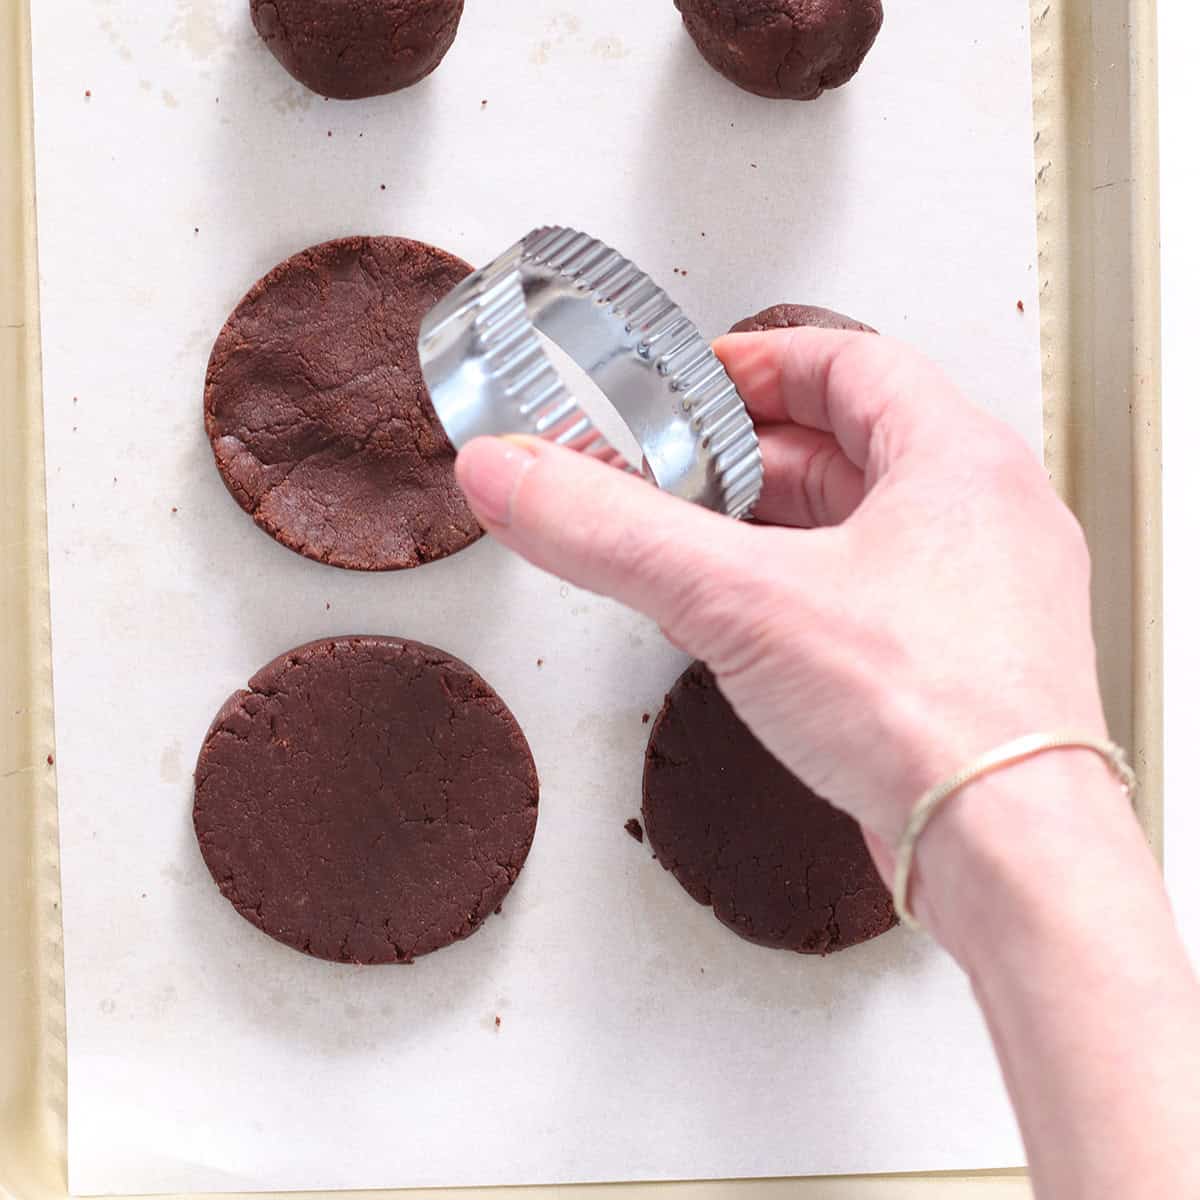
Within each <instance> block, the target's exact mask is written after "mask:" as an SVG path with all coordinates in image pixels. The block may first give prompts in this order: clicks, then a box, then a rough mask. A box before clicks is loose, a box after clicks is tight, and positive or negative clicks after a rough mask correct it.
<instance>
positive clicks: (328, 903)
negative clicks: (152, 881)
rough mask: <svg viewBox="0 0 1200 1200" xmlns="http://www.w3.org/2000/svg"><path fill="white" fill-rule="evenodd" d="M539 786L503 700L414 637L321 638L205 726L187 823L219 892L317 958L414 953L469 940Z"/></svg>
mask: <svg viewBox="0 0 1200 1200" xmlns="http://www.w3.org/2000/svg"><path fill="white" fill-rule="evenodd" d="M537 805H538V779H537V771H536V769H535V768H534V764H533V758H532V757H531V755H530V753H529V747H528V745H527V744H526V742H525V738H524V736H523V735H522V733H521V730H520V727H519V726H518V725H517V722H516V719H515V718H514V717H513V715H512V713H511V712H509V710H508V708H507V707H506V706H505V704H504V702H503V701H502V700H501V699H500V697H499V696H497V695H496V693H495V692H494V691H493V690H492V689H491V688H490V687H489V686H488V685H487V683H485V682H484V680H482V679H481V678H480V677H479V676H478V675H477V674H476V673H475V672H474V671H473V670H471V668H470V667H468V666H467V665H466V664H465V663H462V662H460V661H459V660H458V659H456V658H454V657H452V656H451V655H449V654H446V653H444V652H443V651H441V650H435V649H433V648H432V647H430V646H424V645H422V644H421V643H419V642H407V641H400V640H399V639H395V638H373V637H357V638H354V637H348V638H337V639H335V640H331V641H322V642H311V643H310V644H308V645H306V646H301V647H299V648H298V649H296V650H291V651H289V652H288V653H287V654H284V655H281V656H280V657H279V658H277V659H276V660H275V661H274V662H272V663H270V664H269V665H268V666H266V667H264V668H263V669H262V670H261V671H259V673H258V674H257V675H255V676H254V678H253V679H251V680H250V683H249V687H248V689H247V690H245V691H240V692H236V693H235V694H234V695H232V696H231V697H230V698H229V699H228V700H227V701H226V702H225V704H224V706H223V707H222V708H221V711H220V712H219V713H218V714H217V716H216V719H215V720H214V721H213V723H212V725H211V727H210V728H209V731H208V734H207V735H206V736H205V739H204V746H203V748H202V749H201V751H200V758H199V761H198V762H197V764H196V792H195V806H194V809H193V820H194V823H195V827H196V837H197V839H198V840H199V842H200V852H201V853H202V854H203V855H204V861H205V862H206V863H207V864H208V869H209V871H211V872H212V876H213V878H214V879H215V880H216V882H217V885H218V886H219V887H220V889H221V893H222V894H223V895H224V896H225V898H226V899H227V900H228V901H229V902H230V903H231V904H232V905H233V906H234V908H236V909H237V910H238V912H239V913H241V914H242V916H243V917H245V918H246V920H247V921H249V922H250V923H251V924H253V925H257V926H258V928H259V929H261V930H263V931H264V932H266V933H269V934H270V935H271V936H272V937H273V938H277V939H278V940H279V941H281V942H284V943H285V944H286V945H288V946H293V947H294V948H295V949H297V950H302V951H304V953H306V954H311V955H314V956H315V957H317V958H325V959H330V960H332V961H334V962H347V963H395V962H402V963H407V962H411V961H412V960H413V959H414V958H416V957H417V956H418V955H421V954H428V953H430V952H431V951H433V950H437V949H439V948H440V947H442V946H447V945H449V944H450V943H451V942H455V941H458V940H459V939H460V938H465V937H468V936H469V935H470V934H472V933H474V932H475V930H477V929H478V928H479V926H480V925H481V924H482V923H483V921H484V918H485V917H487V915H488V914H489V913H492V912H494V911H495V910H496V908H497V907H498V906H499V904H500V902H501V901H502V900H503V899H504V897H505V895H506V894H507V893H508V890H509V888H510V887H512V884H513V881H514V880H515V879H516V877H517V875H518V873H519V872H520V870H521V867H522V865H523V864H524V862H525V856H526V855H527V854H528V853H529V847H530V844H531V843H532V841H533V834H534V828H535V826H536V825H537Z"/></svg>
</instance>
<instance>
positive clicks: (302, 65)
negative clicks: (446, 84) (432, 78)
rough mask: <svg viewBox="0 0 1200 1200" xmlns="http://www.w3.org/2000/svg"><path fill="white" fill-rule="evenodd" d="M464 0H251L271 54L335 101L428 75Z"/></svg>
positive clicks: (451, 34)
mask: <svg viewBox="0 0 1200 1200" xmlns="http://www.w3.org/2000/svg"><path fill="white" fill-rule="evenodd" d="M462 11H463V0H250V19H251V20H252V21H253V22H254V28H255V29H257V30H258V32H259V34H260V36H261V37H262V39H263V41H265V42H266V43H267V45H268V46H269V47H270V49H271V53H272V54H274V55H275V57H276V58H277V59H278V60H279V61H280V62H281V63H282V64H283V66H284V68H285V69H286V70H287V71H288V73H289V74H290V75H292V76H293V77H294V78H295V79H298V80H299V81H300V82H301V83H302V84H304V86H305V87H307V88H311V89H312V91H314V92H316V93H318V94H319V95H321V96H330V97H332V98H333V99H335V100H358V99H361V98H362V97H364V96H381V95H383V94H384V93H385V92H396V91H399V90H400V89H401V88H406V87H409V86H410V85H411V84H414V83H417V82H418V81H419V80H422V79H424V78H425V76H426V75H428V74H429V73H430V72H431V71H432V70H434V68H435V67H437V65H438V63H440V62H441V61H442V59H443V58H444V57H445V55H446V51H447V50H449V49H450V46H451V44H452V43H453V42H454V38H455V35H456V34H457V33H458V22H459V18H460V17H461V16H462Z"/></svg>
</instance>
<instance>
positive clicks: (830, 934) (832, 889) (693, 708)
mask: <svg viewBox="0 0 1200 1200" xmlns="http://www.w3.org/2000/svg"><path fill="white" fill-rule="evenodd" d="M642 819H643V823H644V825H645V829H646V836H647V837H648V838H649V839H650V844H651V846H653V847H654V852H655V853H656V854H657V855H658V861H659V862H660V863H662V865H663V866H664V867H665V868H666V869H667V870H668V871H670V872H671V873H672V874H673V875H674V876H675V878H676V879H678V880H679V882H680V883H681V884H683V886H684V888H685V889H686V891H687V892H688V894H689V895H690V896H691V897H692V899H693V900H696V901H697V902H698V903H700V904H707V905H711V906H712V910H713V912H714V914H715V915H716V916H717V918H718V919H719V920H720V921H721V922H722V923H724V924H725V925H728V926H729V928H730V929H732V930H733V931H734V933H736V934H739V935H740V936H741V937H744V938H745V939H746V940H747V941H750V942H756V943H757V944H758V945H760V946H770V947H773V948H775V949H780V950H796V951H798V952H799V953H801V954H831V953H833V952H834V951H835V950H844V949H846V948H847V947H849V946H855V945H858V943H860V942H865V941H867V940H868V939H870V938H873V937H877V936H878V935H879V934H881V933H885V932H886V931H887V930H889V929H891V928H892V926H893V925H895V924H896V913H895V910H894V909H893V908H892V900H891V896H890V894H889V893H888V889H887V888H886V887H885V886H884V884H883V881H882V880H881V879H880V878H879V873H878V872H877V871H876V869H875V865H874V863H872V862H871V858H870V855H869V854H868V853H867V847H866V843H865V842H864V841H863V836H862V832H861V831H860V829H859V827H858V825H857V824H856V823H855V822H854V821H853V820H852V819H851V818H850V817H848V816H846V814H845V813H842V812H839V811H838V810H837V809H835V808H834V807H833V806H832V805H830V804H827V803H826V802H825V801H824V800H822V799H820V797H818V796H816V795H814V794H813V792H812V791H810V790H809V789H808V788H807V787H805V786H804V784H802V783H801V782H800V781H799V780H798V779H796V777H795V776H794V775H792V773H791V772H790V771H789V770H788V769H787V768H786V767H785V766H783V764H782V763H780V762H779V761H778V759H776V758H775V757H774V756H773V755H772V754H770V752H769V751H767V750H766V749H765V748H764V747H763V746H762V744H761V743H760V742H759V741H758V739H757V738H755V736H754V735H753V734H752V733H751V732H750V730H749V729H747V728H746V726H745V725H744V724H743V723H742V722H741V720H740V719H739V718H738V716H737V715H736V714H735V713H734V711H733V709H732V708H731V707H730V706H729V703H728V702H727V701H726V700H725V698H724V696H722V695H721V693H720V691H719V690H718V689H717V685H716V681H715V680H714V679H713V676H712V674H711V673H710V672H709V670H708V669H707V668H706V667H704V666H703V665H702V664H700V663H693V664H692V665H691V666H690V667H689V668H688V669H687V670H686V671H685V672H684V673H683V675H681V676H680V678H679V680H678V681H677V682H676V684H675V686H674V687H673V688H672V689H671V692H670V694H669V695H668V696H667V699H666V703H665V705H664V706H663V710H662V712H661V713H659V716H658V720H657V721H656V722H655V725H654V730H653V732H652V734H651V735H650V745H649V747H648V748H647V750H646V766H645V773H644V775H643V777H642Z"/></svg>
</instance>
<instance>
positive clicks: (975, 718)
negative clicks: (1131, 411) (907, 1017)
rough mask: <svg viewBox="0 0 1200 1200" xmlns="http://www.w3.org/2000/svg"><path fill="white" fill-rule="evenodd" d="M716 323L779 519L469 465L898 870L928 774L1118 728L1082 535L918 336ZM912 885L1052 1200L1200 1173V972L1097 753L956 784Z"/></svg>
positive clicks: (475, 500)
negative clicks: (758, 329) (707, 677)
mask: <svg viewBox="0 0 1200 1200" xmlns="http://www.w3.org/2000/svg"><path fill="white" fill-rule="evenodd" d="M716 350H717V352H718V354H719V355H720V356H721V358H722V360H723V361H724V363H725V365H726V367H727V369H728V370H729V372H730V374H731V375H732V376H733V378H734V380H735V381H736V382H737V384H738V387H739V390H740V391H741V393H742V395H743V397H744V398H745V400H746V403H747V406H748V407H749V408H750V410H751V413H752V415H753V416H754V419H755V423H756V425H757V426H758V428H759V433H760V438H761V441H762V446H763V454H764V459H765V464H766V482H765V489H764V493H763V498H762V501H761V503H760V504H759V507H758V510H757V515H758V517H759V520H760V522H762V523H761V524H756V525H748V524H745V523H740V524H739V523H736V522H733V521H730V520H728V519H726V518H723V517H719V516H715V515H713V514H711V513H708V512H705V511H702V510H701V509H699V508H697V507H695V506H692V505H688V504H685V503H684V502H682V501H679V500H676V499H674V498H672V497H670V496H667V495H665V494H663V493H661V492H659V491H657V490H656V489H654V488H653V487H651V486H650V485H648V484H646V483H643V482H641V481H640V480H637V479H635V478H633V477H630V476H627V475H624V474H622V473H620V472H617V471H614V470H612V469H611V468H610V467H607V466H605V465H603V464H602V463H599V462H596V461H594V460H591V459H586V458H584V457H583V456H582V455H578V454H575V453H573V452H571V451H568V450H563V449H560V448H558V447H554V446H551V445H549V444H546V443H544V442H536V441H533V440H530V439H492V438H484V439H480V440H478V441H476V442H473V443H471V444H470V445H468V446H467V447H466V448H465V449H464V450H463V452H462V453H461V454H460V456H459V460H458V477H459V481H460V483H461V485H462V487H463V489H464V491H465V492H466V494H467V497H468V499H469V500H470V502H471V504H472V507H473V508H474V509H475V512H476V514H477V515H478V516H479V518H480V520H481V522H482V523H483V524H484V525H485V526H486V528H487V529H488V530H489V531H490V532H491V533H492V534H493V535H494V536H495V537H496V538H497V539H499V540H500V541H501V542H503V543H504V544H505V545H507V546H509V547H511V548H512V549H513V550H515V551H517V552H518V553H519V554H522V555H524V556H525V557H526V558H528V559H529V560H530V561H531V562H533V563H535V564H537V565H538V566H540V567H543V568H545V569H546V570H549V571H552V572H554V573H556V574H558V575H560V576H562V577H563V578H565V579H568V580H570V581H572V582H573V583H575V584H578V585H579V586H581V587H585V588H588V589H591V590H592V591H595V592H599V593H602V594H604V595H608V596H612V597H615V598H616V599H617V600H620V601H622V602H623V603H625V604H628V605H629V606H631V607H633V608H636V609H638V610H640V611H642V612H644V613H646V614H647V615H649V616H650V617H652V618H653V619H654V620H656V621H657V622H658V623H659V625H660V626H661V627H662V629H663V632H664V633H665V634H666V636H667V637H668V638H670V639H671V640H672V641H673V642H674V643H676V644H677V645H678V646H680V647H681V648H682V649H684V650H686V651H687V652H688V653H689V654H691V655H693V656H694V657H696V658H700V659H703V660H704V661H706V662H707V663H708V664H709V665H710V666H711V667H712V669H713V670H714V671H715V673H716V675H717V678H718V681H719V683H720V686H721V688H722V690H723V691H724V692H725V694H726V696H728V698H729V700H730V702H731V703H732V704H733V706H734V707H735V709H736V710H737V712H738V713H739V715H740V716H741V717H742V719H743V720H745V721H746V723H747V724H748V725H749V726H750V727H751V728H752V729H753V730H754V731H755V733H756V734H757V735H758V736H759V738H760V739H761V740H762V741H763V742H764V743H765V744H766V745H767V746H768V747H769V748H770V749H771V750H772V751H773V752H774V753H775V754H776V755H777V756H778V757H779V758H780V759H781V760H782V761H783V762H784V763H785V764H786V765H787V766H788V767H790V768H791V769H792V770H793V771H794V772H795V773H796V774H797V775H798V776H800V777H801V778H803V779H804V780H805V781H806V782H808V783H809V784H810V785H811V786H813V787H814V788H815V789H816V790H817V791H818V792H820V793H821V794H822V795H824V796H825V797H827V798H828V799H829V800H830V801H831V802H832V803H834V804H836V805H838V806H839V807H840V808H842V809H844V810H845V811H846V812H848V813H850V814H851V815H852V816H853V817H855V818H856V819H857V820H858V821H859V822H860V823H861V825H862V827H863V830H864V833H865V835H866V837H867V841H868V845H869V846H870V848H871V852H872V855H873V856H874V858H875V861H876V863H877V865H878V866H879V868H880V871H881V872H882V874H883V876H884V878H885V879H886V880H888V881H889V882H890V880H891V877H892V870H893V865H894V859H893V848H894V847H895V845H896V843H897V839H898V837H899V835H900V832H901V830H902V829H903V827H904V824H905V821H906V818H907V816H908V814H909V812H910V810H911V808H912V806H913V804H914V803H915V802H916V800H917V798H918V797H919V796H920V795H921V794H922V792H924V791H925V790H926V789H927V788H929V787H930V786H932V785H934V784H936V783H938V782H940V781H941V780H942V779H944V778H946V777H948V776H949V775H951V774H953V773H954V772H955V771H956V770H958V769H959V768H960V767H962V766H964V765H965V764H966V763H968V762H970V761H971V760H972V759H974V758H975V757H977V756H978V755H980V754H982V753H983V752H984V751H987V750H990V749H993V748H994V747H996V746H998V745H1000V744H1002V743H1004V742H1007V741H1009V740H1010V739H1012V738H1015V737H1018V736H1021V735H1023V734H1027V733H1038V732H1058V731H1064V730H1070V731H1074V732H1077V733H1081V734H1086V735H1089V736H1093V737H1101V738H1103V737H1106V736H1107V731H1106V727H1105V719H1104V714H1103V711H1102V708H1101V703H1100V696H1099V688H1098V685H1097V681H1096V666H1095V648H1094V645H1093V641H1092V632H1091V624H1090V616H1089V588H1090V563H1089V558H1088V551H1087V546H1086V544H1085V541H1084V538H1083V535H1082V533H1081V531H1080V529H1079V526H1078V525H1077V523H1076V522H1075V520H1074V518H1073V517H1072V516H1071V514H1070V513H1069V512H1068V510H1067V509H1066V508H1065V507H1064V506H1063V505H1062V503H1061V502H1060V501H1059V500H1058V498H1057V497H1056V495H1055V493H1054V491H1053V489H1052V487H1051V486H1050V484H1049V482H1048V481H1047V478H1046V475H1045V473H1044V471H1043V470H1042V468H1041V467H1040V465H1039V464H1038V462H1037V460H1036V459H1035V458H1034V457H1033V455H1032V454H1031V453H1030V452H1029V451H1028V449H1027V448H1026V447H1025V446H1024V444H1023V443H1022V442H1021V441H1020V440H1019V439H1018V438H1017V437H1016V436H1015V435H1014V434H1012V433H1011V432H1010V431H1009V430H1008V429H1007V428H1006V427H1005V426H1004V425H1002V424H1001V423H1000V422H998V421H997V420H996V419H995V418H993V417H991V416H989V415H987V414H986V413H984V412H983V411H981V410H980V409H977V408H975V407H973V406H972V405H971V404H970V403H969V402H968V401H966V400H965V399H964V398H963V397H962V396H961V395H960V394H959V393H958V392H957V391H956V389H955V388H954V386H953V385H952V384H951V383H950V382H949V381H948V380H947V379H946V378H945V377H944V376H943V375H941V374H940V373H939V372H938V371H937V369H936V368H934V367H933V366H932V365H931V364H930V363H928V362H926V361H925V360H924V359H923V358H921V357H920V356H919V355H918V354H916V353H915V352H914V351H912V350H909V349H908V348H906V347H904V346H902V345H901V344H899V343H896V342H892V341H889V340H888V339H885V338H877V337H873V336H871V335H867V334H854V333H842V332H834V331H825V330H807V329H806V330H789V331H776V332H771V333H763V334H740V335H736V336H732V337H727V338H723V339H721V340H720V341H718V342H717V343H716ZM564 497H569V498H570V499H569V504H564ZM568 514H569V516H568ZM912 901H913V906H914V909H915V912H916V915H917V916H918V918H919V919H920V920H921V921H922V923H923V924H924V925H925V926H926V928H928V929H929V931H930V932H931V933H932V935H933V936H934V937H936V938H937V939H938V940H939V941H940V942H941V943H942V945H943V946H945V948H946V949H947V950H948V951H949V952H950V953H951V954H953V955H954V957H955V958H956V959H957V960H958V962H959V963H960V964H961V966H962V967H963V969H964V970H965V971H966V972H967V974H968V975H969V977H970V979H971V981H972V984H973V986H974V989H975V994H976V996H977V997H978V1000H979V1003H980V1005H981V1007H982V1009H983V1012H984V1015H985V1017H986V1019H987V1022H988V1026H989V1028H990V1030H991V1034H992V1038H993V1041H994V1044H995V1047H996V1052H997V1055H998V1057H999V1060H1000V1063H1001V1066H1002V1068H1003V1070H1004V1075H1005V1079H1006V1081H1007V1084H1008V1088H1009V1092H1010V1095H1011V1097H1012V1100H1013V1104H1014V1106H1015V1108H1016V1112H1017V1116H1018V1119H1019V1121H1020V1124H1021V1130H1022V1133H1023V1136H1024V1139H1025V1143H1026V1147H1027V1150H1028V1154H1029V1161H1030V1165H1031V1171H1032V1175H1033V1180H1034V1187H1035V1190H1036V1193H1037V1195H1038V1197H1039V1198H1040V1200H1083V1198H1088V1200H1090V1198H1092V1197H1121V1200H1142V1198H1143V1197H1145V1198H1146V1200H1151V1198H1153V1200H1159V1198H1161V1197H1166V1196H1171V1197H1184V1196H1200V985H1198V983H1197V980H1196V977H1195V975H1194V973H1193V971H1192V968H1191V966H1190V964H1189V962H1188V960H1187V956H1186V953H1185V951H1184V949H1183V946H1182V943H1181V941H1180V938H1179V936H1178V934H1177V932H1176V930H1175V926H1174V923H1173V920H1172V916H1171V911H1170V907H1169V904H1168V902H1167V898H1166V895H1165V893H1164V890H1163V885H1162V880H1161V877H1160V874H1159V871H1158V868H1157V865H1156V863H1155V861H1154V859H1153V857H1152V856H1151V854H1150V852H1149V850H1148V849H1147V847H1146V843H1145V840H1144V838H1143V836H1142V833H1141V830H1140V828H1139V826H1138V824H1137V821H1136V819H1135V817H1134V815H1133V812H1132V810H1131V808H1130V805H1129V803H1128V801H1127V799H1126V797H1125V795H1124V793H1123V792H1122V790H1121V788H1120V787H1119V785H1118V784H1117V783H1116V781H1115V780H1114V778H1113V777H1112V776H1111V775H1110V773H1109V772H1108V770H1107V768H1106V767H1105V765H1104V763H1103V762H1102V761H1101V760H1100V759H1099V758H1097V757H1094V756H1092V755H1090V754H1089V753H1088V752H1086V751H1068V750H1060V751H1055V752H1052V753H1050V754H1046V755H1043V756H1041V757H1038V758H1035V759H1031V760H1029V761H1026V762H1024V763H1021V764H1019V765H1016V766H1012V767H1008V768H1005V769H1003V770H1001V771H998V772H996V773H994V774H992V775H990V776H988V777H987V778H986V779H983V780H981V781H979V782H977V783H975V784H972V785H970V786H969V787H967V788H966V789H964V790H963V791H962V792H960V793H958V794H957V795H956V796H955V797H954V798H953V799H951V800H950V801H948V802H947V804H946V805H945V807H944V809H943V810H942V811H940V812H939V814H938V815H937V816H936V817H935V818H934V820H933V822H932V823H931V824H930V826H929V828H928V829H927V831H926V832H925V834H924V836H923V837H922V839H921V841H920V843H919V845H918V848H917V854H916V866H915V875H914V880H913V889H912Z"/></svg>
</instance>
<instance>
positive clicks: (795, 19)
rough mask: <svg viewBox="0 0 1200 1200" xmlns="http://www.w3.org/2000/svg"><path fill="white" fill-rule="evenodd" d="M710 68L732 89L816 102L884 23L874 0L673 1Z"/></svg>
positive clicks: (847, 72) (858, 62)
mask: <svg viewBox="0 0 1200 1200" xmlns="http://www.w3.org/2000/svg"><path fill="white" fill-rule="evenodd" d="M675 7H676V8H677V9H679V11H680V12H681V13H682V14H683V23H684V26H685V27H686V28H687V31H688V33H690V34H691V36H692V40H693V41H694V42H695V43H696V46H697V48H698V49H699V51H700V53H701V54H703V55H704V57H705V58H706V59H707V60H708V63H709V65H710V66H712V67H713V68H715V69H716V70H717V71H720V73H721V74H722V75H724V76H725V78H726V79H729V80H732V81H733V82H734V83H736V84H737V85H738V87H741V88H745V89H746V91H748V92H754V93H755V94H756V95H759V96H768V97H770V98H771V99H777V100H779V99H782V100H815V99H816V98H817V97H818V96H819V95H820V94H821V93H822V92H823V91H825V90H826V89H827V88H835V87H840V86H841V85H842V84H843V83H845V82H847V80H849V79H850V78H852V77H853V76H854V74H855V73H856V72H857V71H858V68H859V67H860V66H862V61H863V59H864V58H866V56H867V51H868V50H870V49H871V46H872V45H873V44H874V42H875V38H876V36H877V35H878V33H879V29H880V26H881V25H882V24H883V5H882V2H881V0H675Z"/></svg>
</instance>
